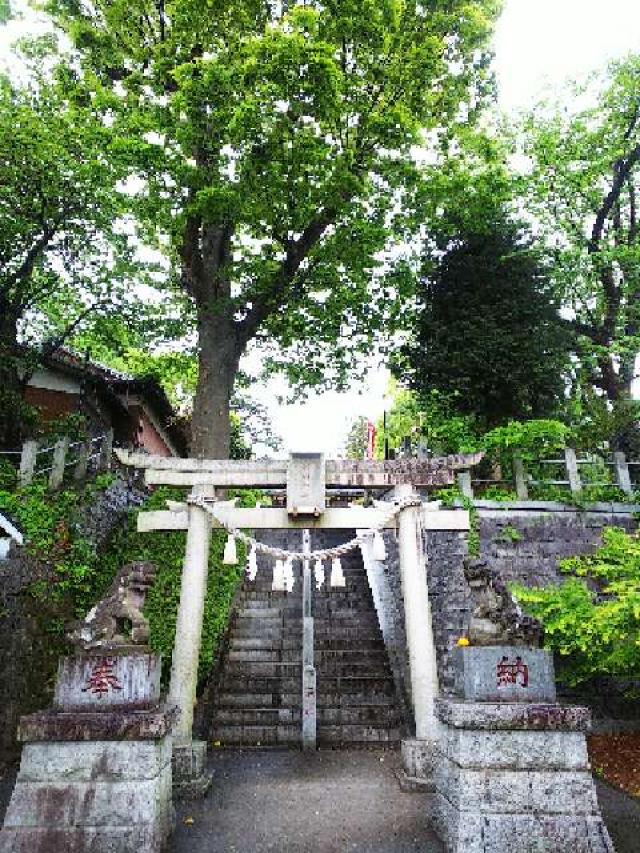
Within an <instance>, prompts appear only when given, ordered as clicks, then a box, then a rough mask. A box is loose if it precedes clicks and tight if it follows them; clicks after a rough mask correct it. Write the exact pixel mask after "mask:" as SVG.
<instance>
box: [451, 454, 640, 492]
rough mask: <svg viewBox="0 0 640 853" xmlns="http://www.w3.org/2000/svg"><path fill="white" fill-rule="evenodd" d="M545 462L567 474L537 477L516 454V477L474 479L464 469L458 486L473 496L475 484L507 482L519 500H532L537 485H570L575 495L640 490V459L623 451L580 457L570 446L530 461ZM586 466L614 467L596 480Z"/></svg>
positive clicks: (568, 486) (459, 475)
mask: <svg viewBox="0 0 640 853" xmlns="http://www.w3.org/2000/svg"><path fill="white" fill-rule="evenodd" d="M543 466H558V467H560V468H561V469H562V471H563V473H564V475H565V476H564V477H562V478H558V479H552V478H550V479H547V478H544V477H541V476H539V477H538V478H537V479H535V478H534V477H533V476H532V475H531V474H530V473H529V472H528V471H527V466H526V463H525V461H524V460H523V459H522V457H521V456H518V455H514V457H513V479H512V480H511V481H507V480H503V479H500V478H499V477H497V478H495V479H492V480H476V479H473V477H472V474H471V472H470V471H462V472H460V474H458V486H459V488H460V491H461V492H462V494H463V495H465V496H466V497H469V498H473V497H474V495H475V489H474V487H475V486H487V485H490V484H493V485H496V486H498V485H505V486H507V487H511V488H513V489H514V490H515V493H516V495H517V498H518V500H521V501H527V500H529V491H530V489H531V488H532V487H536V486H542V487H544V486H561V487H565V488H567V489H568V490H569V491H570V493H571V494H572V495H579V494H580V493H581V492H582V491H583V489H584V488H585V487H598V486H613V487H617V488H618V489H620V491H621V492H623V493H624V494H625V495H626V496H628V497H631V496H632V495H633V494H634V491H636V490H640V484H635V478H634V477H633V476H632V474H631V471H632V469H633V468H635V467H638V466H640V462H637V461H630V460H628V459H627V457H626V455H625V454H624V453H621V452H616V453H612V454H611V457H610V458H605V457H602V456H595V455H592V456H591V455H590V456H585V457H582V458H579V457H578V455H577V453H576V451H575V450H574V449H573V448H571V447H567V448H565V451H564V457H563V458H561V459H539V460H536V461H535V462H534V463H532V464H531V467H532V468H533V467H535V468H538V469H540V468H542V467H543ZM583 466H592V467H593V466H595V467H596V469H600V470H607V472H608V471H611V475H610V476H608V477H607V478H606V479H604V480H600V481H595V480H593V479H591V478H590V477H587V478H586V479H585V478H584V477H583V473H581V468H583Z"/></svg>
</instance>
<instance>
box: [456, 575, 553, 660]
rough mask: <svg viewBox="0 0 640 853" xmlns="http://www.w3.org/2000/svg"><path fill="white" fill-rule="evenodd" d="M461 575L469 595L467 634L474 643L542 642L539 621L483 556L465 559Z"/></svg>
mask: <svg viewBox="0 0 640 853" xmlns="http://www.w3.org/2000/svg"><path fill="white" fill-rule="evenodd" d="M464 576H465V579H466V581H467V583H468V584H469V588H470V590H471V596H472V599H473V610H472V613H471V617H470V619H469V627H468V637H469V641H470V643H471V644H472V645H474V646H529V647H531V646H533V647H538V646H540V644H541V642H542V625H541V623H540V622H539V621H538V620H537V619H534V618H533V617H532V616H527V615H526V614H525V613H524V612H523V610H522V608H521V607H520V605H519V604H518V602H517V601H516V600H515V598H514V597H513V595H512V594H511V593H510V592H509V589H508V588H507V586H506V584H505V583H504V581H503V580H502V578H501V577H500V575H499V573H498V572H496V571H494V570H493V569H490V568H489V566H488V565H487V562H486V560H481V559H467V560H465V564H464Z"/></svg>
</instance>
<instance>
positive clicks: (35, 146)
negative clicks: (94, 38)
mask: <svg viewBox="0 0 640 853" xmlns="http://www.w3.org/2000/svg"><path fill="white" fill-rule="evenodd" d="M58 71H60V69H59V68H58ZM63 77H64V74H63V75H62V77H61V78H59V79H58V80H56V81H52V82H49V83H45V82H44V81H42V80H36V81H34V84H33V86H32V87H31V88H29V87H26V88H21V89H15V88H13V87H12V86H11V84H10V83H9V81H8V80H7V79H6V78H3V77H1V76H0V447H2V448H9V449H13V448H15V447H16V446H17V445H18V443H19V442H20V440H21V439H22V438H23V437H24V435H23V434H24V430H25V428H26V420H27V415H28V413H27V407H25V406H24V404H23V386H24V385H25V383H26V382H27V380H28V379H29V375H30V371H32V369H33V367H34V366H35V365H36V364H37V356H38V354H39V355H43V354H46V352H47V351H49V352H50V351H53V350H55V349H56V348H57V347H59V346H60V345H61V344H62V343H63V342H64V341H65V340H66V339H67V338H68V337H69V336H70V335H71V334H73V332H74V331H76V330H77V329H78V327H79V326H80V325H81V324H82V323H86V322H89V321H94V320H95V318H96V317H97V316H100V315H103V314H107V313H109V312H110V311H119V310H122V308H123V306H124V304H125V302H126V299H125V294H126V292H127V290H128V289H130V282H131V273H132V269H133V267H132V260H131V253H130V251H129V245H128V241H127V239H126V237H125V236H124V235H122V234H118V233H117V232H116V230H115V227H114V223H115V221H116V220H117V218H118V216H119V214H120V212H121V210H122V205H121V199H120V197H119V195H118V194H117V193H116V192H115V184H116V181H117V177H118V174H117V170H116V165H115V162H114V160H113V159H111V158H110V155H109V144H108V139H109V134H108V131H107V128H106V127H105V126H104V124H103V123H102V121H101V120H100V118H99V117H98V116H96V114H95V112H94V110H93V109H92V107H91V104H90V103H89V104H87V102H86V100H83V99H82V98H81V97H79V95H80V93H79V91H78V90H77V88H76V87H75V85H74V87H73V92H74V94H73V95H69V93H68V92H67V89H66V86H65V85H64V80H63ZM129 296H130V294H129ZM24 344H27V345H30V349H29V350H28V352H27V355H25V348H24V346H23V345H24Z"/></svg>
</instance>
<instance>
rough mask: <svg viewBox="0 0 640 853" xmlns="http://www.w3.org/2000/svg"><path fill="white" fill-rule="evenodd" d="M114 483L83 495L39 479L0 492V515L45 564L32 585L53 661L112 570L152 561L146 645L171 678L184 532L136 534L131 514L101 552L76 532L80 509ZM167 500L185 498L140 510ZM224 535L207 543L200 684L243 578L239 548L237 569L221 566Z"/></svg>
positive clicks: (168, 495)
mask: <svg viewBox="0 0 640 853" xmlns="http://www.w3.org/2000/svg"><path fill="white" fill-rule="evenodd" d="M112 481H113V476H112V475H100V476H99V477H98V478H97V480H96V481H95V482H94V483H91V484H90V485H88V486H86V487H85V488H83V489H79V490H76V489H65V490H62V491H59V492H54V493H52V492H50V491H49V489H48V487H47V484H46V483H45V482H41V481H36V482H34V483H33V484H31V485H30V486H28V487H25V488H23V489H18V490H16V491H14V490H9V489H4V490H3V489H0V511H5V512H7V513H9V514H10V515H11V516H12V517H13V518H14V519H15V520H16V521H17V523H18V524H19V525H20V527H21V528H22V529H23V531H24V533H25V537H26V542H27V548H28V550H29V552H30V553H31V554H32V555H33V556H35V557H36V558H38V559H39V560H41V561H42V563H43V564H44V565H47V566H49V567H50V568H49V570H46V571H43V573H42V576H41V577H40V578H39V579H37V580H35V581H34V582H33V583H32V584H31V587H30V593H31V595H32V596H33V599H34V602H35V605H36V609H38V610H39V611H41V612H42V616H43V622H44V624H43V626H42V628H43V631H44V632H46V633H47V634H50V635H51V636H52V641H53V646H52V648H54V649H55V652H54V653H55V655H57V654H62V653H64V652H65V650H66V642H65V633H66V630H67V628H68V623H69V621H70V620H72V619H74V618H79V617H82V616H84V615H85V614H86V613H87V612H88V611H89V610H90V608H91V607H92V606H93V605H94V604H95V603H96V602H97V601H98V600H99V599H100V598H101V597H102V596H103V595H104V593H105V591H106V590H107V588H108V587H109V584H110V583H111V582H112V580H113V578H114V576H115V574H116V572H117V571H118V570H119V569H120V567H121V566H122V565H124V564H125V563H127V562H130V561H132V560H150V561H151V562H153V563H155V565H156V567H157V570H158V572H157V576H156V581H155V583H154V585H153V587H152V588H151V590H150V591H149V594H148V595H147V603H146V607H145V610H146V614H147V616H148V618H149V623H150V629H151V637H150V645H151V647H152V648H153V650H154V651H157V652H158V653H160V654H161V655H162V657H163V674H164V676H165V679H166V677H167V676H168V673H169V670H170V667H171V654H172V651H173V642H174V634H175V624H176V617H177V611H178V603H179V599H180V582H181V575H182V563H183V558H184V551H185V543H186V532H184V531H167V532H156V533H138V532H137V530H136V516H137V510H132V511H131V512H130V513H129V518H128V521H127V524H126V525H125V526H124V527H123V528H122V529H120V530H119V531H117V532H116V533H115V534H114V536H113V537H112V538H111V541H110V542H109V546H108V548H107V550H106V552H104V553H98V552H97V551H96V549H95V547H94V545H93V544H92V543H91V542H90V541H89V540H87V539H86V538H84V537H83V536H82V535H81V534H80V532H79V529H78V527H77V524H76V522H77V519H78V517H79V515H80V510H81V509H82V508H83V507H86V505H87V504H90V503H91V502H92V501H93V500H94V499H95V497H96V495H97V493H98V492H99V491H101V490H102V489H105V488H106V487H107V486H108V485H109V484H110V483H111V482H112ZM237 497H238V502H239V504H240V505H244V506H253V505H255V502H256V499H257V498H258V497H259V498H260V500H262V502H263V504H264V496H263V495H260V494H258V493H254V492H251V491H249V490H243V491H242V492H238V493H237ZM167 499H174V500H181V499H184V493H183V492H181V491H180V490H176V489H168V488H160V489H157V490H156V491H155V492H153V494H151V495H150V497H149V498H148V500H147V501H146V503H145V506H144V507H143V509H163V508H164V507H165V501H166V500H167ZM225 541H226V534H225V533H223V532H217V531H214V533H213V534H212V537H211V552H210V558H209V577H208V584H207V596H206V600H205V607H204V620H203V632H202V648H201V654H200V667H199V678H200V680H203V679H204V678H206V676H207V674H208V673H209V672H210V670H211V667H212V665H213V663H214V661H215V659H216V655H217V652H218V650H219V646H220V641H221V638H222V636H223V634H224V632H225V628H226V625H227V622H228V619H229V614H230V609H231V604H232V601H233V597H234V595H235V592H236V590H237V589H238V586H239V584H240V581H241V579H242V576H243V566H244V561H245V557H246V554H245V549H244V546H243V544H242V543H241V542H238V543H237V551H238V564H237V565H235V566H225V565H223V563H222V555H223V551H224V544H225Z"/></svg>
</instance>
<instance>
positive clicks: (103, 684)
mask: <svg viewBox="0 0 640 853" xmlns="http://www.w3.org/2000/svg"><path fill="white" fill-rule="evenodd" d="M115 665H116V659H115V658H98V659H97V660H96V662H95V664H94V665H93V668H92V670H91V675H90V676H89V678H88V679H87V683H86V686H85V687H83V688H82V692H83V693H89V692H91V693H93V694H94V695H95V696H98V697H99V698H100V699H102V697H103V696H106V694H107V693H109V691H110V690H122V685H121V684H120V682H119V680H118V676H117V675H116V674H115V672H114V667H115Z"/></svg>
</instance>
